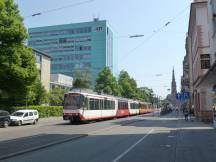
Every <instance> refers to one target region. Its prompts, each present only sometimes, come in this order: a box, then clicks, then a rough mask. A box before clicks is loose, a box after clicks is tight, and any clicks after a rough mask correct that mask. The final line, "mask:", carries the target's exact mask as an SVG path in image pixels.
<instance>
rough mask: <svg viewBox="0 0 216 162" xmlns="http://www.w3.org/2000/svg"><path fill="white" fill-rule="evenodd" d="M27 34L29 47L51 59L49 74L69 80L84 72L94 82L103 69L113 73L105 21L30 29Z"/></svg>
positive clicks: (111, 38) (114, 58)
mask: <svg viewBox="0 0 216 162" xmlns="http://www.w3.org/2000/svg"><path fill="white" fill-rule="evenodd" d="M29 35H30V38H29V40H28V45H29V46H31V47H33V48H36V49H39V50H41V51H44V52H46V53H48V54H49V55H50V56H51V58H52V62H51V73H52V74H58V73H61V74H65V75H68V76H72V77H73V76H74V73H75V72H77V71H81V72H82V71H87V72H88V73H90V76H91V79H92V83H95V80H96V78H97V76H98V73H99V72H100V71H101V70H102V69H103V68H104V67H106V66H107V67H110V69H111V70H112V72H113V73H114V74H115V73H116V71H117V67H116V65H117V63H116V59H117V58H116V55H115V54H114V52H113V51H114V50H113V49H114V48H113V44H114V43H113V41H114V39H113V32H112V30H111V29H110V28H109V26H108V24H107V21H105V20H98V19H94V21H92V22H84V23H74V24H65V25H56V26H47V27H37V28H30V29H29Z"/></svg>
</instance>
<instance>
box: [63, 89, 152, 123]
mask: <svg viewBox="0 0 216 162" xmlns="http://www.w3.org/2000/svg"><path fill="white" fill-rule="evenodd" d="M63 105H64V108H63V119H64V120H69V121H70V122H71V123H73V122H80V121H93V120H103V119H113V118H120V117H126V116H131V115H138V114H143V113H148V112H151V111H153V109H152V108H151V107H150V106H149V105H150V104H149V103H144V102H140V101H137V100H131V99H127V98H120V97H115V96H110V95H100V94H96V93H94V92H73V91H72V92H68V93H66V94H65V95H64V104H63ZM144 109H145V111H144Z"/></svg>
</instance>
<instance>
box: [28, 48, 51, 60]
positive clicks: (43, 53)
mask: <svg viewBox="0 0 216 162" xmlns="http://www.w3.org/2000/svg"><path fill="white" fill-rule="evenodd" d="M31 48H32V47H31ZM32 50H33V51H35V52H37V53H39V54H41V55H43V56H46V57H48V58H51V56H49V55H48V54H47V53H45V52H43V51H40V50H38V49H35V48H32Z"/></svg>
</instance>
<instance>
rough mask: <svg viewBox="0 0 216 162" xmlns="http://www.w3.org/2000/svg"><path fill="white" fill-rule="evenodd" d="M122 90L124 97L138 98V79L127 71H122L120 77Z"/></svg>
mask: <svg viewBox="0 0 216 162" xmlns="http://www.w3.org/2000/svg"><path fill="white" fill-rule="evenodd" d="M118 84H119V86H120V92H121V95H122V96H123V97H126V98H133V99H138V98H139V94H138V89H137V84H136V81H135V80H134V79H133V78H131V77H130V76H129V74H128V73H127V72H126V71H121V72H120V75H119V79H118Z"/></svg>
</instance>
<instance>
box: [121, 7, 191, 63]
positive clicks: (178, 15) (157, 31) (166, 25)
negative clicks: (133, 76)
mask: <svg viewBox="0 0 216 162" xmlns="http://www.w3.org/2000/svg"><path fill="white" fill-rule="evenodd" d="M189 7H190V5H188V6H187V7H185V8H184V9H183V10H181V11H180V12H179V13H177V14H176V15H175V16H174V17H173V18H171V19H170V20H169V21H167V22H166V23H165V24H164V25H163V26H161V27H159V28H157V29H155V30H153V32H152V33H151V34H150V35H149V36H148V37H147V38H146V39H145V40H144V41H142V42H141V43H140V44H138V45H137V46H136V47H134V48H133V49H131V50H130V51H129V52H128V53H127V54H126V55H124V57H123V58H122V59H121V60H122V62H123V61H125V60H126V59H127V58H128V56H129V55H131V54H132V53H133V52H134V51H136V50H137V49H138V48H140V47H141V46H143V45H144V44H145V43H147V42H148V41H149V40H151V39H152V38H153V37H154V36H156V35H157V34H159V33H161V32H162V31H163V29H165V28H167V27H168V26H169V25H171V24H172V23H174V22H175V21H176V20H177V19H178V18H180V17H181V16H182V14H183V13H184V12H185V11H187V9H188V8H189Z"/></svg>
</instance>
